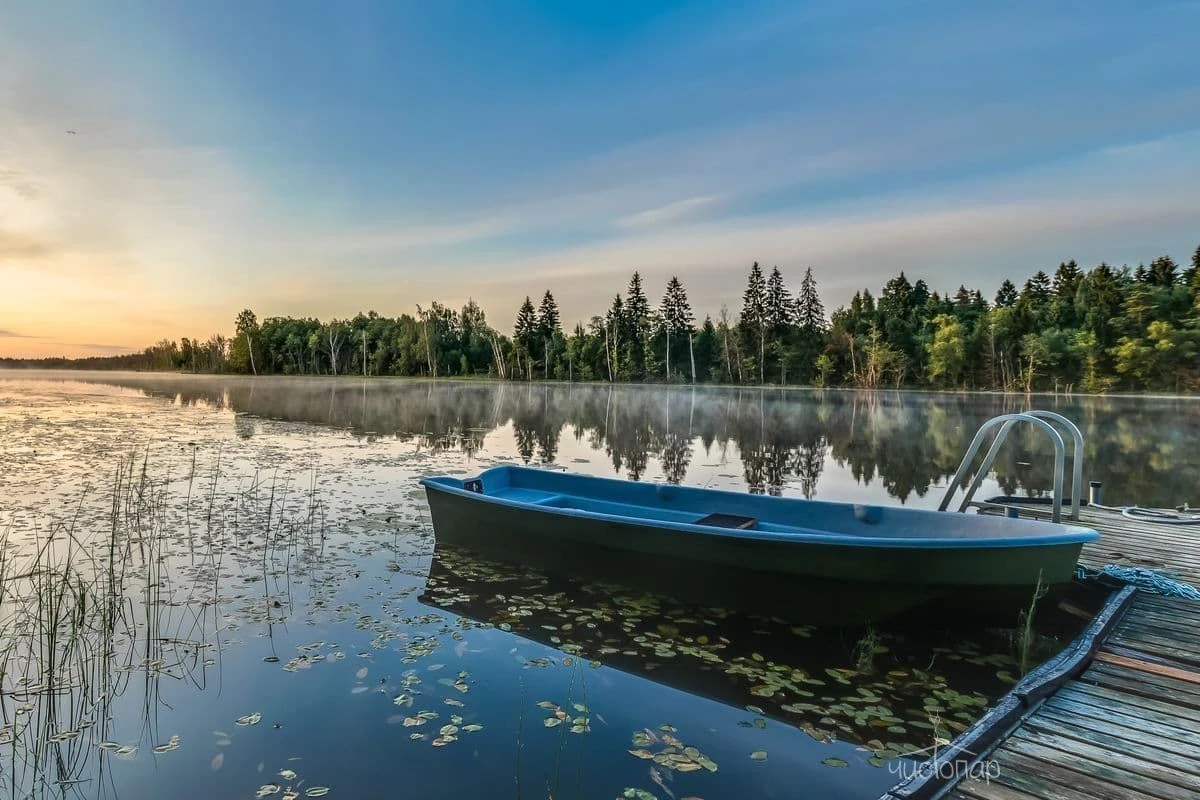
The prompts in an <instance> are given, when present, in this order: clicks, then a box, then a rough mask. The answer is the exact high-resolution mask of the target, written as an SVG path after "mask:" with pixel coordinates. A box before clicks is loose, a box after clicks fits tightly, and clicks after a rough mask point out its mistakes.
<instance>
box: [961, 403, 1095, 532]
mask: <svg viewBox="0 0 1200 800" xmlns="http://www.w3.org/2000/svg"><path fill="white" fill-rule="evenodd" d="M1043 413H1045V414H1050V413H1053V412H1043ZM1018 422H1028V423H1029V424H1031V425H1034V426H1036V427H1038V428H1041V429H1042V430H1044V431H1045V432H1046V433H1047V435H1049V436H1050V441H1051V442H1052V443H1053V444H1054V507H1053V512H1052V515H1051V518H1052V519H1053V521H1054V522H1061V521H1062V496H1063V479H1064V476H1065V472H1066V470H1065V467H1066V452H1065V451H1066V446H1065V445H1064V444H1063V438H1062V436H1061V435H1060V434H1059V432H1058V431H1057V430H1055V428H1054V426H1053V425H1051V424H1050V423H1048V422H1046V420H1044V419H1042V418H1041V417H1040V416H1039V415H1034V414H1029V413H1025V412H1021V413H1016V414H1001V415H1000V416H998V417H992V418H991V419H990V420H988V421H987V422H985V423H983V425H982V426H980V428H979V431H978V432H977V433H976V434H975V438H974V439H973V440H972V441H971V446H970V447H968V448H967V453H966V455H964V456H963V460H962V463H961V464H959V465H958V471H957V472H955V473H954V478H953V479H952V480H951V481H950V485H949V486H948V487H947V488H946V494H945V496H944V497H942V502H941V504H940V505H939V506H938V511H945V510H946V507H947V506H949V505H950V498H951V497H953V496H954V491H955V489H957V488H958V485H959V483H961V482H962V481H963V479H964V478H966V476H967V473H968V471H969V470H970V469H971V464H972V462H974V460H975V454H976V453H978V452H979V448H980V447H981V446H982V445H983V440H984V439H985V438H987V434H988V433H989V432H990V431H991V430H992V428H995V427H996V426H997V425H1002V426H1003V427H1002V428H1001V429H1000V432H999V433H998V434H997V435H996V439H995V441H993V442H992V446H991V447H990V448H988V452H987V455H986V456H985V457H984V459H983V463H982V464H980V465H979V471H978V473H976V475H975V480H974V481H972V483H971V486H970V488H969V489H968V490H967V494H966V496H965V497H964V499H963V502H962V505H961V506H960V508H959V510H960V511H965V510H966V509H967V507H968V506H969V505H970V502H971V498H972V497H974V496H975V492H976V490H978V489H979V485H980V484H981V483H982V482H983V478H984V477H985V476H986V475H987V473H988V470H989V469H990V468H991V466H992V461H994V460H995V458H996V453H997V452H998V451H999V450H1000V446H1001V445H1002V444H1003V443H1004V440H1005V439H1006V438H1007V437H1008V432H1009V431H1010V430H1011V429H1012V426H1013V425H1015V424H1016V423H1018ZM1068 424H1069V423H1068ZM1078 441H1079V440H1077V442H1078ZM1079 452H1080V454H1081V455H1082V448H1080V451H1079Z"/></svg>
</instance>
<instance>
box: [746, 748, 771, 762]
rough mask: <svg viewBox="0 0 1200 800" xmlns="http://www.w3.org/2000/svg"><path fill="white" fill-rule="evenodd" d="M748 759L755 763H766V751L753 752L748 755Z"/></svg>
mask: <svg viewBox="0 0 1200 800" xmlns="http://www.w3.org/2000/svg"><path fill="white" fill-rule="evenodd" d="M750 758H752V759H754V760H755V761H766V760H767V751H766V750H755V751H754V752H753V753H751V754H750Z"/></svg>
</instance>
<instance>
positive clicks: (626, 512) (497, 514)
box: [421, 466, 1099, 617]
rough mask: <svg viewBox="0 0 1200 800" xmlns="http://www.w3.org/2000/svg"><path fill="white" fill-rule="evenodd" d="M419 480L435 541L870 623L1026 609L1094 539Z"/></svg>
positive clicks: (863, 508) (650, 492)
mask: <svg viewBox="0 0 1200 800" xmlns="http://www.w3.org/2000/svg"><path fill="white" fill-rule="evenodd" d="M421 484H422V485H423V486H424V487H425V490H426V494H427V496H428V500H429V508H430V512H431V515H432V518H433V527H434V533H435V537H436V538H437V540H438V541H440V542H446V543H449V544H457V545H461V546H465V547H468V548H471V549H473V550H476V551H478V552H481V553H485V554H486V553H494V554H497V555H501V556H504V557H506V558H513V557H516V558H522V559H527V560H528V561H530V562H531V563H537V564H539V565H545V566H549V567H552V568H558V569H562V568H564V567H565V568H568V569H570V568H575V569H588V570H593V569H595V568H599V567H602V566H604V565H608V566H609V567H610V568H611V570H610V572H611V574H613V575H619V576H620V577H621V578H623V579H624V578H629V579H637V578H639V577H640V578H646V579H648V580H649V581H651V582H654V581H665V580H667V579H670V578H674V579H681V578H682V582H683V583H684V584H691V585H693V586H694V587H695V588H696V589H697V590H698V591H697V592H696V593H697V594H698V595H702V596H701V597H698V598H697V599H701V600H710V599H711V598H712V593H713V591H714V590H715V589H719V588H722V587H724V588H726V589H728V590H729V591H728V592H727V594H729V595H730V596H732V597H733V598H735V599H737V598H742V599H747V598H749V597H751V596H754V597H757V598H758V599H760V600H764V601H765V602H764V603H763V604H762V605H763V606H764V607H767V608H774V607H777V605H778V603H779V602H782V601H783V600H786V599H791V600H795V599H796V598H797V597H798V596H799V597H805V598H807V599H806V600H805V601H804V602H811V601H812V600H814V599H816V600H826V601H827V600H828V599H829V597H830V596H831V595H830V594H829V592H828V589H829V588H830V587H838V588H840V589H842V590H843V591H842V592H841V593H840V595H839V596H855V597H858V598H860V599H863V598H874V599H876V600H877V601H878V602H875V603H873V604H869V605H870V606H873V608H866V609H864V613H866V614H867V616H871V615H872V614H873V615H874V616H876V617H879V616H881V615H891V614H894V613H898V612H900V611H902V610H905V609H907V608H909V607H912V606H915V605H918V604H920V603H923V602H925V601H929V600H932V599H935V598H939V597H945V596H946V595H948V594H951V593H954V592H958V591H963V590H986V591H988V592H990V593H992V594H994V595H995V596H1000V595H1001V594H1004V595H1005V596H1008V597H1016V598H1023V601H1024V602H1025V604H1028V602H1029V597H1030V592H1031V591H1033V590H1034V589H1035V587H1038V586H1042V587H1049V586H1054V585H1056V584H1062V583H1065V582H1069V581H1070V580H1071V579H1072V578H1073V577H1074V573H1075V566H1076V562H1077V560H1078V558H1079V552H1080V549H1081V548H1082V546H1083V544H1084V543H1085V542H1089V541H1093V540H1095V539H1097V538H1099V534H1098V533H1096V532H1095V531H1094V530H1091V529H1089V528H1082V527H1077V526H1073V525H1065V524H1059V523H1051V522H1045V521H1039V520H1030V519H1013V518H1009V517H1005V516H998V515H987V514H961V513H953V512H946V511H932V510H924V509H913V508H904V507H897V506H884V505H868V504H859V503H845V502H835V501H824V500H803V499H798V498H785V497H773V496H767V495H754V494H746V493H739V492H729V491H721V490H715V489H707V488H696V487H687V486H681V485H677V484H669V483H659V484H656V483H641V482H636V481H626V480H621V479H613V478H601V477H594V476H590V475H582V474H575V473H568V472H561V471H556V470H550V469H541V468H532V467H520V466H498V467H493V468H490V469H487V470H485V471H483V472H481V473H480V474H478V475H476V476H474V477H469V478H461V477H454V476H436V477H426V478H423V479H421ZM735 577H736V578H737V580H735ZM701 578H703V580H701ZM639 582H640V581H639ZM677 582H678V580H677ZM696 584H700V585H699V586H697V585H696ZM800 588H803V589H805V590H809V591H805V592H799V593H798V592H797V589H800ZM747 593H748V594H747Z"/></svg>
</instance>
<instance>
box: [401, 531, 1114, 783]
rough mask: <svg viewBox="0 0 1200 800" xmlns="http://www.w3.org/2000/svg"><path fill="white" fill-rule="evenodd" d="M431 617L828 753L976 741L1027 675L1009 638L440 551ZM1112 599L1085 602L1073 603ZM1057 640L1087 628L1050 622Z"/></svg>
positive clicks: (1056, 618)
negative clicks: (717, 603) (802, 618)
mask: <svg viewBox="0 0 1200 800" xmlns="http://www.w3.org/2000/svg"><path fill="white" fill-rule="evenodd" d="M418 600H419V601H420V602H421V603H424V604H426V605H428V606H430V607H433V608H436V609H440V610H445V611H448V612H451V613H453V614H457V615H461V616H464V617H467V618H470V619H473V620H476V621H478V622H481V623H485V624H487V625H489V626H496V627H498V628H500V629H501V630H504V631H507V632H512V633H515V634H517V635H520V636H522V637H524V638H526V639H529V640H532V641H534V642H538V643H541V644H544V645H547V646H549V647H553V648H556V649H557V650H559V651H561V652H563V653H566V654H568V655H569V656H570V657H573V658H577V659H582V660H585V661H590V662H591V663H593V664H595V665H599V664H601V663H603V664H604V665H605V666H607V667H614V668H616V669H619V670H622V671H624V672H627V673H629V674H632V675H635V676H637V677H639V678H645V679H649V680H651V681H655V682H657V683H660V684H663V685H665V686H669V687H671V688H673V689H677V690H680V691H684V692H687V693H688V694H691V695H697V696H700V697H704V698H707V699H711V700H716V701H718V702H720V703H724V704H726V705H728V706H732V707H734V708H738V709H743V708H744V709H748V710H749V711H750V714H751V715H750V716H749V717H747V718H746V719H745V720H744V721H743V723H740V724H744V725H745V726H747V727H750V726H755V725H758V726H761V725H762V721H763V720H764V719H766V718H773V719H778V720H781V721H784V722H786V723H788V724H790V725H793V726H795V727H797V728H799V729H801V730H803V731H804V732H805V733H807V734H808V735H809V736H810V737H812V738H813V739H815V740H816V741H819V742H832V741H835V740H840V741H848V742H853V743H855V744H857V745H859V746H862V747H864V748H866V749H867V750H868V751H870V752H871V754H872V757H873V758H875V759H887V758H892V757H894V756H896V755H899V754H906V753H911V752H915V751H917V750H919V749H921V748H923V747H926V746H927V745H928V744H929V742H930V740H931V737H932V736H933V735H935V733H936V735H938V736H945V735H946V734H950V735H953V734H954V733H955V732H958V731H961V730H963V729H965V727H966V726H967V725H968V724H969V723H970V722H972V721H973V720H974V719H975V718H976V717H977V716H978V715H979V714H980V713H981V711H982V710H983V709H984V708H985V707H986V706H987V705H988V704H989V703H990V702H991V701H992V700H994V699H995V698H996V697H997V696H999V695H1000V694H1002V693H1003V692H1004V691H1005V690H1006V689H1007V687H1008V685H1009V684H1010V683H1011V681H1012V680H1013V679H1014V678H1015V676H1016V674H1017V672H1018V665H1017V662H1016V659H1015V657H1014V655H1013V650H1012V648H1011V642H1010V640H1009V638H1008V635H1007V633H1006V632H1004V631H1001V630H998V629H997V630H989V629H979V628H976V629H974V630H972V631H970V632H969V633H964V632H961V631H960V635H959V636H958V637H956V640H955V642H954V646H953V647H948V646H946V642H947V641H948V640H947V638H946V636H945V633H944V631H941V630H935V629H932V628H929V627H916V628H912V627H907V628H904V627H898V626H893V625H887V626H883V627H872V626H860V627H857V628H847V629H831V628H821V627H818V626H815V625H804V624H799V625H798V624H796V623H795V622H794V621H792V620H791V619H790V618H788V619H784V618H781V617H778V616H755V615H744V614H738V613H733V612H730V611H727V610H725V609H722V608H717V607H710V606H700V605H694V604H685V603H682V602H680V601H679V600H678V599H677V598H676V596H675V595H673V594H672V595H670V596H668V595H664V594H658V593H648V592H643V591H638V590H634V589H630V588H627V587H625V586H624V585H622V584H617V583H611V582H604V583H600V582H593V581H590V580H581V579H579V578H577V577H575V576H571V577H565V576H563V575H561V574H558V573H554V572H549V571H545V570H536V569H530V568H529V567H528V565H527V564H524V563H521V564H517V563H513V562H510V561H504V560H498V559H496V558H492V557H484V556H480V555H478V554H476V553H473V552H471V551H470V550H467V549H464V548H461V547H457V546H451V545H446V544H443V543H439V544H438V545H437V547H436V549H435V552H434V557H433V559H432V562H431V564H430V569H429V575H428V578H427V580H426V584H425V590H424V592H423V593H422V594H421V595H420V596H419V597H418ZM1098 600H1099V598H1098V597H1096V596H1093V595H1092V594H1091V593H1088V592H1085V591H1083V590H1077V592H1076V596H1075V597H1073V598H1072V602H1073V603H1078V604H1082V605H1085V606H1092V607H1094V606H1095V605H1096V604H1097V602H1098ZM1040 625H1041V626H1042V628H1043V630H1044V631H1045V632H1046V633H1047V634H1049V633H1054V634H1055V637H1056V638H1054V641H1063V640H1065V639H1067V638H1070V637H1071V636H1072V635H1074V633H1075V631H1076V630H1077V629H1078V627H1079V622H1078V620H1077V619H1074V618H1071V617H1069V616H1067V615H1065V614H1060V613H1058V612H1057V611H1056V610H1055V609H1054V608H1053V606H1050V607H1048V608H1047V609H1046V610H1045V611H1044V612H1043V617H1042V619H1041V620H1040Z"/></svg>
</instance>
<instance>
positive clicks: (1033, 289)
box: [1019, 269, 1050, 306]
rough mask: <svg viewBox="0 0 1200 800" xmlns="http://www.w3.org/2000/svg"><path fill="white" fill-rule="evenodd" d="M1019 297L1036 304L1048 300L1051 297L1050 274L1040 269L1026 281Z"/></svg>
mask: <svg viewBox="0 0 1200 800" xmlns="http://www.w3.org/2000/svg"><path fill="white" fill-rule="evenodd" d="M1019 299H1021V300H1025V301H1026V302H1029V303H1032V304H1033V305H1034V306H1040V305H1042V304H1044V303H1045V302H1047V301H1048V300H1049V299H1050V276H1049V275H1047V274H1046V273H1045V272H1043V271H1042V270H1040V269H1039V270H1038V271H1037V272H1035V273H1034V275H1033V277H1032V278H1030V279H1029V280H1027V281H1025V286H1024V288H1022V289H1021V296H1020V298H1019Z"/></svg>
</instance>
